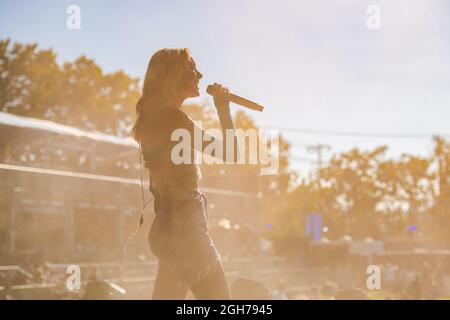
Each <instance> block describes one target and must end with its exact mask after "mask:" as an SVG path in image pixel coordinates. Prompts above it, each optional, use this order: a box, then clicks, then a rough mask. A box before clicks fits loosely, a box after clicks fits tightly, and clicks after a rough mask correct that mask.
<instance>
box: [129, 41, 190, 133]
mask: <svg viewBox="0 0 450 320" xmlns="http://www.w3.org/2000/svg"><path fill="white" fill-rule="evenodd" d="M190 56H191V53H190V52H189V49H187V48H177V49H169V48H165V49H161V50H159V51H157V52H155V53H154V54H153V56H152V57H151V59H150V62H149V63H148V68H147V73H146V74H145V80H144V87H143V90H142V96H141V98H140V99H139V101H138V102H137V104H136V122H135V123H134V126H133V134H134V138H135V139H136V141H138V142H139V141H140V139H141V136H142V134H143V127H144V124H145V123H146V122H147V120H148V119H151V118H153V119H155V118H157V117H158V114H155V112H154V111H155V107H157V106H166V105H169V104H171V103H173V101H174V99H175V98H176V94H177V92H176V90H177V88H178V83H179V81H180V77H181V76H182V74H183V69H185V68H186V67H187V63H186V62H187V61H188V60H189V58H190Z"/></svg>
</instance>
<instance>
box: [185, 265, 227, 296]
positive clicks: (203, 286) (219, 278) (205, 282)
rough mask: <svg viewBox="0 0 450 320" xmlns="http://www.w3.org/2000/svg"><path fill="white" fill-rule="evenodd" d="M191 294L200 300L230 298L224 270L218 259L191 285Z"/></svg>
mask: <svg viewBox="0 0 450 320" xmlns="http://www.w3.org/2000/svg"><path fill="white" fill-rule="evenodd" d="M191 291H192V294H193V295H194V297H195V298H196V299H200V300H228V299H231V296H230V290H229V288H228V283H227V279H226V277H225V272H224V270H223V267H222V263H221V262H220V260H217V262H215V263H214V264H213V265H212V266H211V269H210V270H209V272H208V273H207V275H206V276H205V277H204V278H202V279H201V280H200V281H198V282H197V283H195V284H193V285H192V286H191Z"/></svg>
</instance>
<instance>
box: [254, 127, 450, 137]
mask: <svg viewBox="0 0 450 320" xmlns="http://www.w3.org/2000/svg"><path fill="white" fill-rule="evenodd" d="M262 128H264V129H275V130H280V131H286V132H294V133H304V134H316V135H327V136H344V137H371V138H400V139H430V138H431V137H433V136H441V137H445V138H449V137H450V134H437V133H381V132H360V131H326V130H314V129H305V128H289V127H273V126H263V127H262Z"/></svg>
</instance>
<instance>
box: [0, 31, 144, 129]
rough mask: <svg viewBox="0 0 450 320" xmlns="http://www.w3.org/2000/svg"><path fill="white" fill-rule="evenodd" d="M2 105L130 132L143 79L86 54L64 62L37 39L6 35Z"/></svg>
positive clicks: (0, 58)
mask: <svg viewBox="0 0 450 320" xmlns="http://www.w3.org/2000/svg"><path fill="white" fill-rule="evenodd" d="M0 75H1V76H0V107H1V109H2V110H3V111H5V112H10V113H13V114H17V115H21V116H28V117H34V118H40V119H45V120H51V121H55V122H58V123H62V124H67V125H71V126H76V127H79V128H83V129H87V130H91V131H101V132H105V133H109V134H116V135H121V136H123V135H128V134H129V132H130V129H131V126H132V123H133V121H134V108H135V104H136V101H137V99H138V98H139V96H140V88H139V79H137V78H131V77H130V76H128V75H127V74H125V73H124V72H123V71H117V72H113V73H106V74H105V73H103V71H102V70H101V68H100V67H99V66H98V65H97V64H96V63H95V62H94V60H92V59H88V58H87V57H85V56H81V57H80V58H78V59H76V60H75V61H73V62H66V63H64V65H63V66H62V67H61V66H59V65H58V63H57V62H56V54H55V53H54V52H53V51H52V50H51V49H48V50H40V49H38V46H37V44H27V45H24V44H20V43H14V44H12V43H11V41H10V40H8V39H7V40H2V41H0Z"/></svg>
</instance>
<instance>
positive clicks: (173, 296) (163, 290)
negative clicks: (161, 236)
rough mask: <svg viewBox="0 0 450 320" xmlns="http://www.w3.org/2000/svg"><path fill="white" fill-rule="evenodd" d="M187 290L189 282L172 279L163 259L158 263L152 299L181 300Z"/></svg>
mask: <svg viewBox="0 0 450 320" xmlns="http://www.w3.org/2000/svg"><path fill="white" fill-rule="evenodd" d="M188 290H189V283H188V282H182V281H176V280H174V279H173V277H172V274H171V273H170V271H169V269H168V268H167V267H166V266H165V263H164V261H163V262H161V260H160V261H159V263H158V274H157V275H156V280H155V285H154V287H153V297H152V299H153V300H183V299H185V298H186V294H187V293H188Z"/></svg>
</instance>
